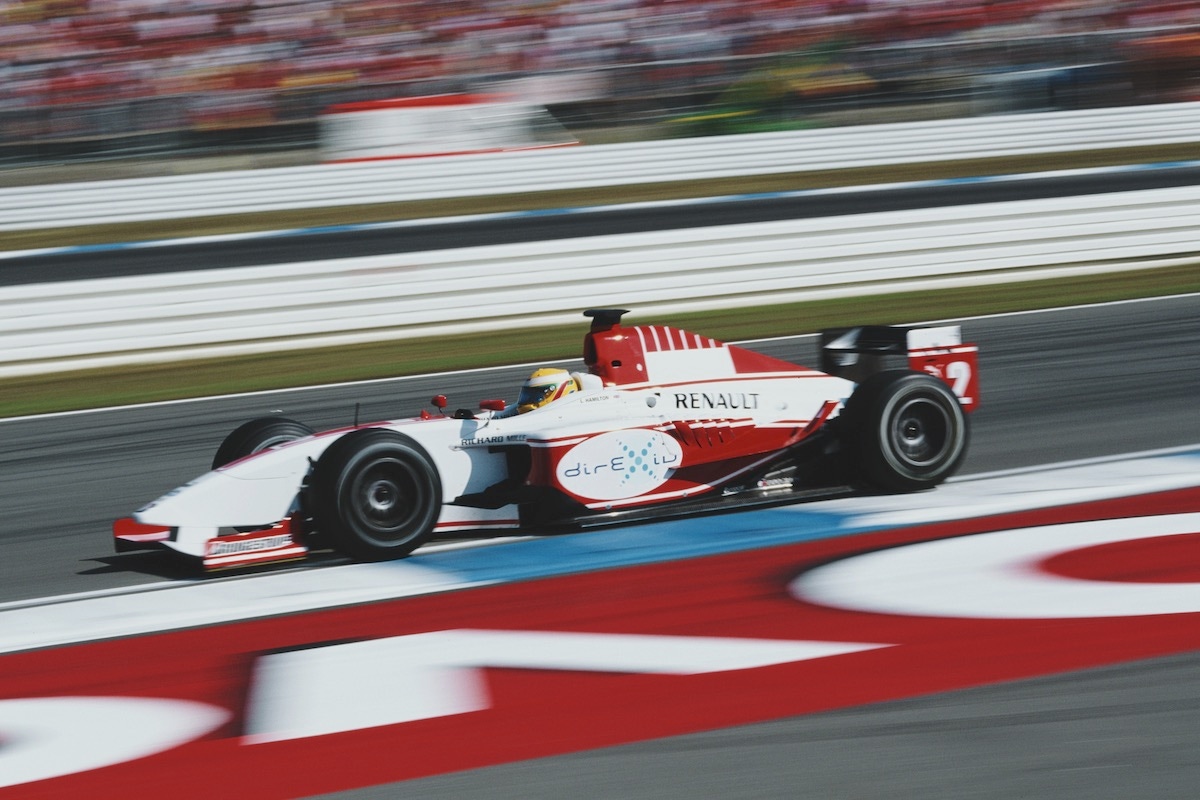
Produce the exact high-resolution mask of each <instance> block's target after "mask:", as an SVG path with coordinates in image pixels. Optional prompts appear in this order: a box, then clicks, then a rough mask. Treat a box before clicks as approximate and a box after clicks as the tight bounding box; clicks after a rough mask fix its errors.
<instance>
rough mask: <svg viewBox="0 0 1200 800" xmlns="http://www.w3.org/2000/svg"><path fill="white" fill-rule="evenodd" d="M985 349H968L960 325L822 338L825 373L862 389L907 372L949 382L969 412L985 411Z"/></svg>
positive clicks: (875, 328) (875, 329)
mask: <svg viewBox="0 0 1200 800" xmlns="http://www.w3.org/2000/svg"><path fill="white" fill-rule="evenodd" d="M978 357H979V348H978V347H977V346H976V345H974V344H964V343H963V340H962V329H961V328H960V327H959V326H958V325H941V326H937V327H931V328H901V327H893V326H890V325H864V326H862V327H859V328H835V329H831V330H826V331H822V332H821V371H822V372H827V373H829V374H830V375H837V376H838V377H841V378H847V379H849V380H852V381H854V382H856V383H861V382H862V381H863V380H865V379H866V378H867V377H868V376H870V375H873V374H875V373H876V372H880V371H882V370H885V369H893V368H896V367H902V366H907V367H908V368H909V369H913V370H917V371H918V372H925V373H928V374H930V375H932V376H934V377H935V378H938V379H939V380H941V381H944V382H945V383H946V385H947V386H949V387H950V388H951V389H952V390H953V391H954V393H955V394H956V395H958V399H959V401H960V402H961V403H962V406H963V408H964V409H965V410H966V411H974V410H975V409H976V408H978V407H979V369H978V363H979V362H978Z"/></svg>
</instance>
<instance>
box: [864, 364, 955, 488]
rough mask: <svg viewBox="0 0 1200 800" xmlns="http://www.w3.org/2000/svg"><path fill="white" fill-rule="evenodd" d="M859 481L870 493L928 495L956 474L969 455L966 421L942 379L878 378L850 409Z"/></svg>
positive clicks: (900, 373) (904, 374)
mask: <svg viewBox="0 0 1200 800" xmlns="http://www.w3.org/2000/svg"><path fill="white" fill-rule="evenodd" d="M847 412H848V414H847V416H848V419H847V423H848V424H849V426H850V428H851V438H852V439H853V440H854V447H853V451H854V453H853V454H854V456H855V461H856V465H857V469H856V473H857V475H858V477H859V478H860V479H861V480H862V482H864V483H865V484H866V485H867V486H868V487H870V488H876V489H883V490H885V491H895V492H905V491H915V490H920V489H928V488H931V487H933V486H937V485H938V484H940V483H942V482H943V481H944V480H946V478H948V477H950V476H951V475H953V474H954V472H955V471H956V470H957V469H958V467H959V465H960V464H961V463H962V459H963V458H964V457H965V455H966V452H967V442H968V428H967V419H966V415H965V414H964V413H963V409H962V406H961V404H960V403H959V402H958V398H957V397H955V395H954V393H953V392H952V391H950V389H949V387H947V386H946V385H945V384H944V383H942V382H941V381H939V380H938V379H936V378H934V377H932V376H929V375H925V374H923V373H919V372H913V371H910V370H894V371H888V372H883V373H880V374H878V375H875V376H872V377H871V378H870V379H868V380H867V381H865V382H864V383H863V384H861V385H860V386H859V387H858V389H856V390H855V393H854V395H853V396H852V397H851V398H850V402H849V403H848V404H847Z"/></svg>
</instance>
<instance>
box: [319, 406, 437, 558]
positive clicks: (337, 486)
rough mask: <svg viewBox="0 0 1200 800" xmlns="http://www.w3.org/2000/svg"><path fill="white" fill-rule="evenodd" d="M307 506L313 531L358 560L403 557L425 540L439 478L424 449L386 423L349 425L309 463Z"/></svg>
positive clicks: (430, 530)
mask: <svg viewBox="0 0 1200 800" xmlns="http://www.w3.org/2000/svg"><path fill="white" fill-rule="evenodd" d="M304 491H305V497H304V507H305V509H306V510H307V512H308V513H309V515H310V516H311V518H312V521H313V527H314V528H315V529H316V531H317V533H318V534H320V535H321V536H322V537H324V538H325V539H326V540H327V541H328V542H329V543H330V544H331V545H332V546H333V547H334V549H336V550H338V551H339V552H341V553H344V554H345V555H348V556H350V557H351V558H355V559H358V560H360V561H384V560H387V559H393V558H402V557H404V556H406V555H408V554H409V553H411V552H412V551H413V550H416V549H417V548H418V547H420V546H421V545H422V544H424V543H425V542H426V541H428V540H429V538H430V537H431V536H432V535H433V529H434V526H435V525H436V524H437V520H438V516H439V514H440V513H441V506H442V484H441V479H440V478H439V477H438V473H437V469H436V468H435V467H434V465H433V461H432V459H431V458H430V457H429V454H428V453H426V452H425V449H424V448H422V447H421V446H420V445H419V444H417V443H416V442H415V441H413V440H412V439H411V438H410V437H408V436H405V435H403V434H400V433H396V432H395V431H390V430H386V429H384V428H363V429H360V430H356V431H351V432H350V433H347V434H346V435H345V436H342V437H341V438H339V439H338V440H337V441H335V442H334V443H333V444H331V445H330V446H329V447H328V448H327V449H326V450H325V452H324V453H323V454H322V455H321V458H320V459H319V460H318V461H317V463H316V466H314V467H313V470H312V474H311V475H310V476H309V480H308V485H307V486H306V488H305V490H304Z"/></svg>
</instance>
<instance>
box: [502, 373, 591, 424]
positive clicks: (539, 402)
mask: <svg viewBox="0 0 1200 800" xmlns="http://www.w3.org/2000/svg"><path fill="white" fill-rule="evenodd" d="M577 391H579V386H578V385H576V383H575V379H574V378H572V377H571V373H569V372H567V371H566V370H565V369H556V368H554V367H543V368H542V369H538V370H534V372H533V374H532V375H530V376H529V379H528V380H527V381H525V385H524V386H522V387H521V396H520V397H518V398H517V413H518V414H524V413H525V412H526V411H533V410H534V409H535V408H541V407H542V406H544V405H547V404H548V403H552V402H554V401H555V400H557V399H558V398H560V397H565V396H567V395H569V394H571V393H573V392H577Z"/></svg>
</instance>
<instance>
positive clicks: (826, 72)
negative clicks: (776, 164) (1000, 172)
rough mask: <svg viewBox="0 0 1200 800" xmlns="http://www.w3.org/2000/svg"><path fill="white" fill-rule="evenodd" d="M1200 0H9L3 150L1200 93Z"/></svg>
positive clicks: (744, 124) (660, 129)
mask: <svg viewBox="0 0 1200 800" xmlns="http://www.w3.org/2000/svg"><path fill="white" fill-rule="evenodd" d="M1198 11H1200V2H1135V1H1133V0H1115V2H1114V0H903V1H901V0H434V1H431V0H358V1H353V2H352V1H350V0H0V164H8V165H16V164H21V165H27V164H30V163H45V162H56V161H62V160H68V159H77V158H100V157H108V158H111V157H124V156H132V155H147V154H157V155H164V154H171V155H180V154H189V153H214V152H226V153H227V152H236V151H245V150H248V149H249V150H260V151H261V150H265V149H285V148H286V149H297V148H315V146H316V144H317V142H316V138H317V131H318V125H317V120H318V117H319V116H320V114H321V112H322V111H323V110H324V109H326V108H329V107H331V106H333V105H336V104H343V103H351V102H362V101H371V100H382V99H387V98H397V97H408V96H418V95H429V94H440V93H451V92H478V91H497V90H499V91H505V92H508V93H511V94H514V95H516V96H518V97H520V98H522V99H524V100H527V101H530V102H534V103H539V104H542V105H545V106H546V107H548V108H549V109H550V110H551V112H552V113H553V114H554V115H555V117H557V118H558V120H559V122H561V123H562V124H563V125H564V126H566V127H567V128H568V129H569V130H571V132H572V133H573V134H574V135H576V136H578V137H579V138H581V139H583V140H584V141H589V140H596V139H597V138H598V137H600V136H601V132H602V131H611V130H614V129H616V130H624V131H629V130H636V134H630V135H636V136H667V135H680V134H695V133H709V132H727V131H737V130H758V129H764V128H771V127H788V126H800V125H805V124H841V123H855V122H862V121H870V120H873V119H878V118H891V119H894V118H907V119H912V118H921V117H927V116H930V115H939V116H945V115H960V114H971V113H995V112H1004V111H1016V110H1033V109H1043V108H1050V109H1063V108H1078V107H1089V106H1099V105H1124V104H1130V103H1137V102H1161V101H1166V100H1181V99H1194V98H1195V97H1197V96H1200V88H1197V87H1198V86H1200V83H1198V82H1197V81H1198V78H1200V16H1198Z"/></svg>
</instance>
